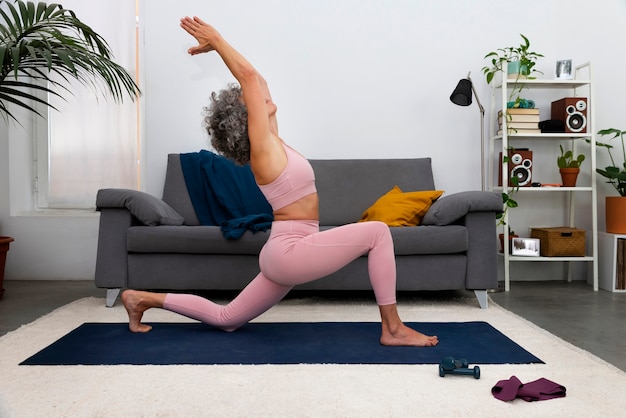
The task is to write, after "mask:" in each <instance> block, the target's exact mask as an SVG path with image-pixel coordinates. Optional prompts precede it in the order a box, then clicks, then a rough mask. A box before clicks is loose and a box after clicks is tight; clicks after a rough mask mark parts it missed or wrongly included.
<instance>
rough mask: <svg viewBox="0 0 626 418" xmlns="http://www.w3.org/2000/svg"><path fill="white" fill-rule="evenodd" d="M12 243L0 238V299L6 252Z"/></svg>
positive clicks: (8, 239)
mask: <svg viewBox="0 0 626 418" xmlns="http://www.w3.org/2000/svg"><path fill="white" fill-rule="evenodd" d="M13 241H14V239H13V238H11V237H0V299H2V296H3V295H4V288H3V287H2V285H3V284H4V266H5V264H6V261H7V252H8V251H9V245H10V244H11V243H12V242H13Z"/></svg>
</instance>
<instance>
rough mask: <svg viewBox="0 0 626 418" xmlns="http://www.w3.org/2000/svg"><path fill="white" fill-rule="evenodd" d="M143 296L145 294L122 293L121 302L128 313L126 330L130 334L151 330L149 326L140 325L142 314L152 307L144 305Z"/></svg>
mask: <svg viewBox="0 0 626 418" xmlns="http://www.w3.org/2000/svg"><path fill="white" fill-rule="evenodd" d="M145 295H146V292H139V291H136V290H126V291H124V293H122V302H123V303H124V308H126V312H128V329H130V330H131V331H132V332H148V331H150V330H151V329H152V327H151V326H150V325H146V324H142V323H141V318H142V317H143V313H144V312H145V311H146V310H148V309H149V308H151V307H152V306H151V305H150V304H149V303H146V298H145V297H144V296H145Z"/></svg>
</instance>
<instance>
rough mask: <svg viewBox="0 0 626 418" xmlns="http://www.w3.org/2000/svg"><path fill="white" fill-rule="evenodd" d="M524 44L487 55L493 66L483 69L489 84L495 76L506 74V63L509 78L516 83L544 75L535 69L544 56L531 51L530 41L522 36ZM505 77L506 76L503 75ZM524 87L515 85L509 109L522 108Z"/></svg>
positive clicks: (499, 49) (500, 49) (486, 57)
mask: <svg viewBox="0 0 626 418" xmlns="http://www.w3.org/2000/svg"><path fill="white" fill-rule="evenodd" d="M520 36H521V37H522V42H521V43H520V44H519V45H518V46H509V47H505V48H498V49H497V50H495V51H491V52H489V53H487V55H485V57H484V58H485V59H490V62H491V65H488V66H485V67H483V69H482V71H483V73H484V74H485V79H486V81H487V84H491V82H492V81H493V79H494V77H495V75H496V74H497V73H499V72H501V73H504V63H506V64H507V73H508V74H507V76H509V75H510V76H511V78H513V79H514V80H515V81H517V80H519V79H521V78H525V79H534V78H536V77H535V74H543V73H542V72H541V71H539V70H537V69H536V68H535V65H536V64H537V60H538V59H539V58H543V54H540V53H538V52H534V51H531V50H530V41H529V40H528V38H527V37H526V36H524V35H523V34H520ZM503 77H504V75H503ZM523 88H524V85H515V86H514V87H513V89H512V91H511V95H510V97H509V103H510V106H509V107H520V102H521V101H522V98H521V97H520V93H521V92H522V89H523Z"/></svg>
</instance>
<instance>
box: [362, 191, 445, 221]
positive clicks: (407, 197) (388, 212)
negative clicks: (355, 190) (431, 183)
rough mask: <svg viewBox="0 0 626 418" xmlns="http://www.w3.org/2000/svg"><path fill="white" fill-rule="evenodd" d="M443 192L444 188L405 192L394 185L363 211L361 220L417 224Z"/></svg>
mask: <svg viewBox="0 0 626 418" xmlns="http://www.w3.org/2000/svg"><path fill="white" fill-rule="evenodd" d="M442 194H443V191H442V190H426V191H419V192H406V193H405V192H403V191H402V190H400V188H399V187H398V186H394V187H393V189H391V190H390V191H388V192H387V193H385V194H384V195H383V196H381V197H380V198H379V199H378V200H377V201H376V202H374V204H373V205H372V206H370V207H369V208H367V210H366V211H365V212H363V215H362V216H361V220H360V221H359V222H367V221H380V222H384V223H386V224H387V225H389V226H417V225H419V223H420V222H421V221H422V218H423V217H424V214H425V213H426V211H427V210H428V208H429V207H430V205H432V203H433V202H434V201H435V200H437V198H438V197H439V196H441V195H442Z"/></svg>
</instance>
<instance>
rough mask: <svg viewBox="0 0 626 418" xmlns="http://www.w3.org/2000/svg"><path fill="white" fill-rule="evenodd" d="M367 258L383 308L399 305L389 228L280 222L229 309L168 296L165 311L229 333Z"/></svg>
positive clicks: (371, 224) (372, 224)
mask: <svg viewBox="0 0 626 418" xmlns="http://www.w3.org/2000/svg"><path fill="white" fill-rule="evenodd" d="M364 254H368V270H369V276H370V282H371V284H372V288H373V289H374V294H375V296H376V302H377V304H378V305H381V306H382V305H392V304H394V303H396V261H395V257H394V252H393V241H392V240H391V233H390V232H389V227H388V226H387V225H385V224H384V223H382V222H361V223H355V224H349V225H344V226H340V227H337V228H332V229H329V230H326V231H321V232H320V230H319V223H318V222H317V221H275V222H273V223H272V230H271V233H270V237H269V239H268V241H267V243H266V244H265V246H264V247H263V249H262V250H261V253H260V255H259V265H260V267H261V273H259V274H258V275H257V276H256V277H255V278H254V279H253V280H252V281H251V282H250V283H249V284H248V285H247V286H246V287H245V289H243V290H242V291H241V293H240V294H239V295H238V296H237V297H236V298H235V299H233V300H232V302H230V303H229V304H227V305H219V304H216V303H214V302H211V301H210V300H207V299H205V298H203V297H200V296H195V295H188V294H174V293H168V294H167V295H166V297H165V302H164V303H163V308H164V309H167V310H169V311H173V312H177V313H179V314H182V315H185V316H187V317H190V318H193V319H197V320H199V321H202V322H204V323H207V324H209V325H213V326H216V327H218V328H221V329H224V330H226V331H234V330H235V329H237V328H239V327H241V326H242V325H244V324H246V323H247V322H248V321H250V320H251V319H253V318H256V317H257V316H259V315H261V314H262V313H263V312H265V311H267V310H268V309H269V308H271V307H272V306H273V305H275V304H276V303H278V302H279V301H280V300H281V299H282V298H284V297H285V295H287V293H288V292H289V291H290V290H291V289H292V288H293V287H294V286H295V285H298V284H302V283H307V282H310V281H313V280H316V279H319V278H321V277H324V276H327V275H329V274H331V273H334V272H336V271H337V270H339V269H341V268H342V267H344V266H346V265H347V264H349V263H350V262H352V261H353V260H355V259H357V258H358V257H360V256H362V255H364Z"/></svg>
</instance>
